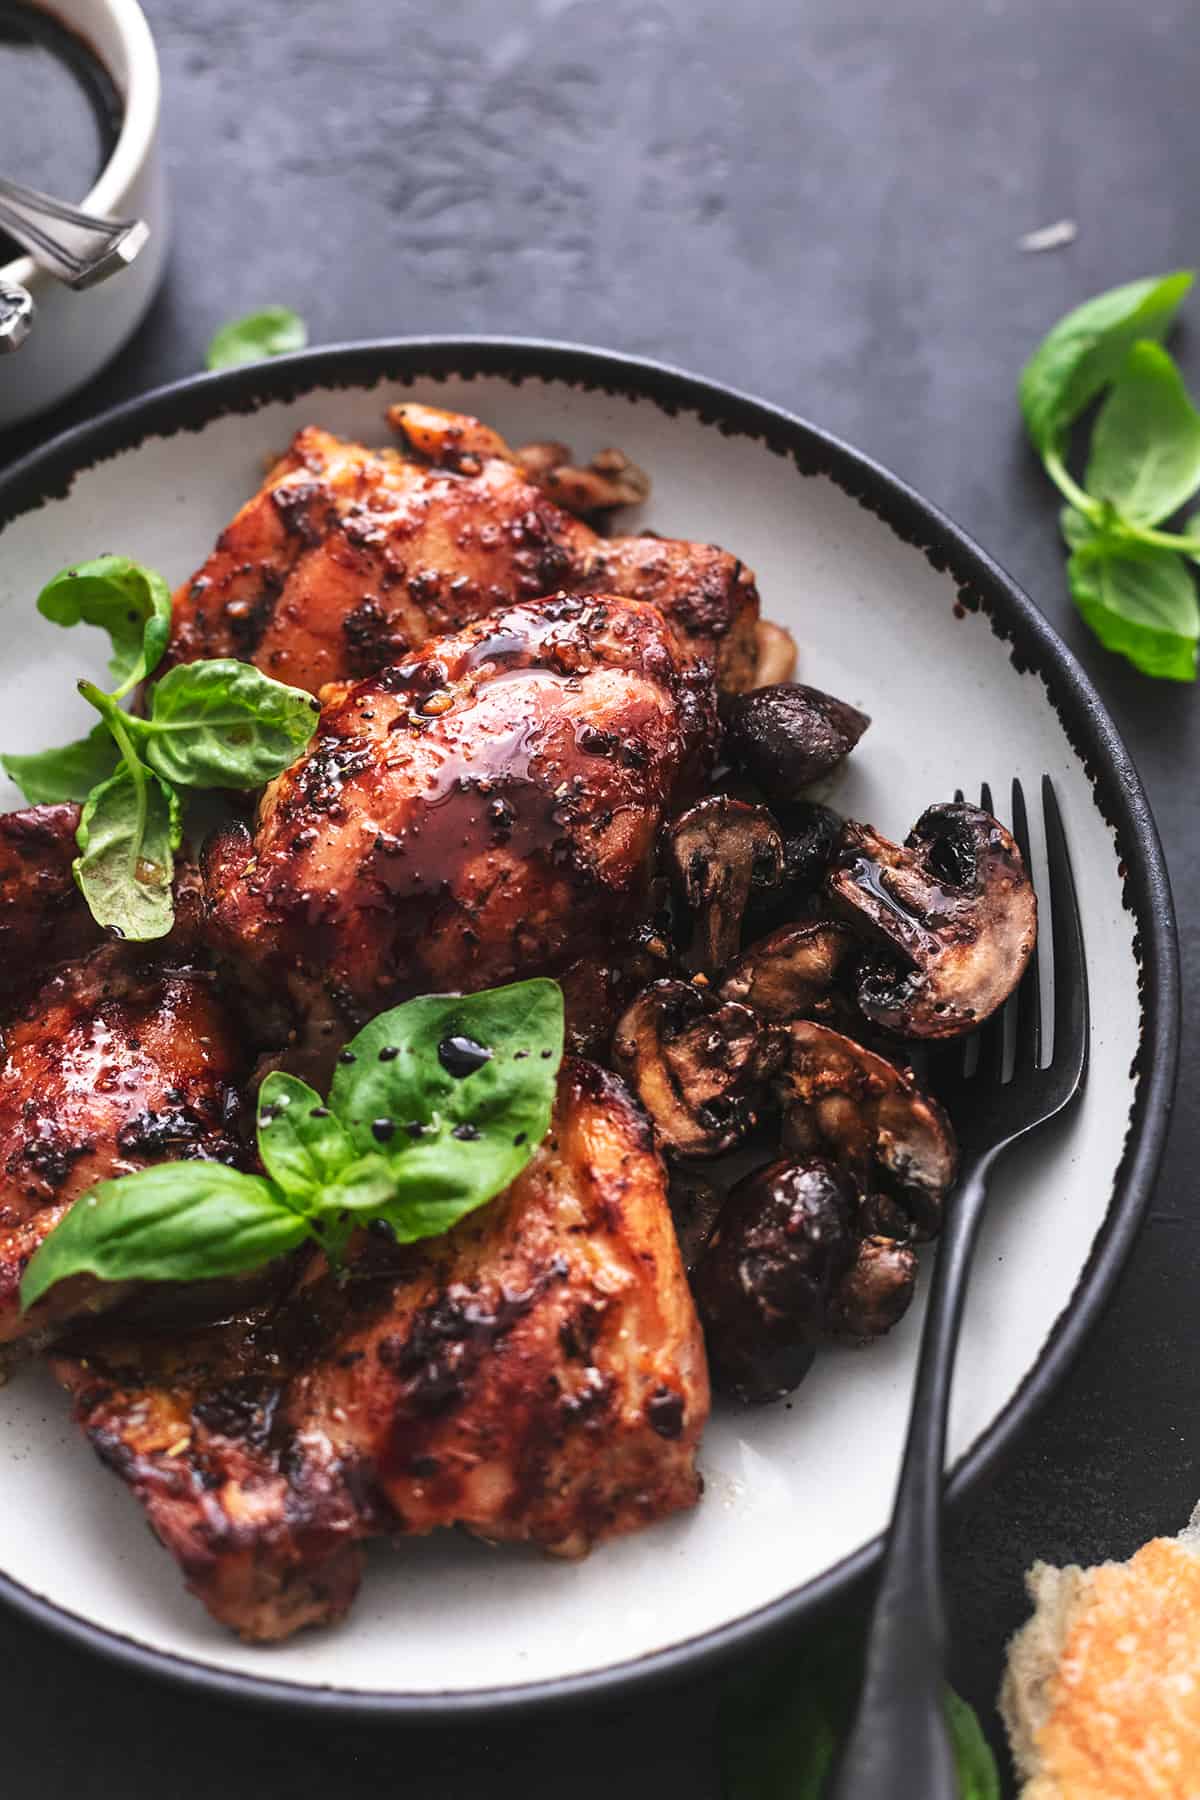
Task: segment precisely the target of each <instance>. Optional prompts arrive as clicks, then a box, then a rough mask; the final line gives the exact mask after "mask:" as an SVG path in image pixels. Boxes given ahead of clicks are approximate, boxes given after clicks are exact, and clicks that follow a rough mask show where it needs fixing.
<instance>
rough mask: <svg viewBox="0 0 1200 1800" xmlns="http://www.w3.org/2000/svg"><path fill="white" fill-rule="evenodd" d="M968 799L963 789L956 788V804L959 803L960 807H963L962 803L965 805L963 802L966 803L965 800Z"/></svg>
mask: <svg viewBox="0 0 1200 1800" xmlns="http://www.w3.org/2000/svg"><path fill="white" fill-rule="evenodd" d="M966 797H967V796H966V795H965V794H964V793H963V791H962V789H961V788H955V790H954V798H955V800H956V802H957V803H958V805H959V806H961V805H962V803H963V801H964V800H965V799H966Z"/></svg>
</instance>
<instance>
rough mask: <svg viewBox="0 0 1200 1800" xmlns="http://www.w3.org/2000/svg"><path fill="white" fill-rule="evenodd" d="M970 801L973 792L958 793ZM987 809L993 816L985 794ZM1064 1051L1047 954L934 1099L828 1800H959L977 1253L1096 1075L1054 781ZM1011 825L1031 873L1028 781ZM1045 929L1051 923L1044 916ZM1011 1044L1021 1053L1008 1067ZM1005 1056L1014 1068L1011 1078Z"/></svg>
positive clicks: (1048, 822) (1047, 797)
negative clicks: (936, 1172) (1011, 1166)
mask: <svg viewBox="0 0 1200 1800" xmlns="http://www.w3.org/2000/svg"><path fill="white" fill-rule="evenodd" d="M958 798H959V799H961V798H962V796H961V794H960V795H959V796H958ZM980 804H981V805H982V807H983V808H984V810H985V811H986V812H992V811H993V807H992V795H991V790H990V789H989V788H988V787H987V786H986V785H985V786H984V788H983V790H982V793H981V795H980ZM1042 809H1043V813H1044V816H1045V827H1046V863H1047V882H1046V885H1045V887H1044V889H1043V893H1044V894H1048V896H1049V901H1050V942H1051V947H1052V967H1053V983H1054V1001H1053V1032H1054V1036H1053V1042H1052V1046H1051V1051H1050V1056H1049V1059H1048V1061H1047V1062H1046V1063H1045V1066H1043V1063H1042V1007H1041V988H1040V984H1039V978H1038V959H1037V957H1036V956H1035V957H1034V958H1033V959H1032V961H1031V963H1030V966H1029V969H1028V970H1027V972H1026V974H1025V978H1024V980H1023V981H1022V982H1021V984H1020V987H1019V988H1018V989H1017V992H1016V993H1015V994H1014V995H1013V996H1012V997H1011V999H1010V1000H1009V1001H1008V1003H1007V1005H1006V1006H1005V1007H1003V1008H1002V1009H1001V1011H1000V1012H999V1013H997V1014H996V1015H995V1017H994V1018H992V1019H991V1020H990V1021H989V1022H988V1023H987V1024H986V1025H985V1026H984V1027H983V1028H982V1030H981V1031H979V1032H978V1033H977V1034H976V1037H975V1039H974V1040H973V1043H974V1045H976V1046H977V1048H978V1060H977V1062H976V1063H975V1065H974V1068H973V1070H972V1069H971V1065H970V1063H969V1062H968V1060H967V1058H968V1056H969V1055H970V1052H969V1051H964V1048H963V1047H962V1046H955V1048H954V1052H953V1055H952V1056H951V1055H950V1054H949V1053H946V1055H945V1060H939V1066H938V1080H937V1082H936V1090H937V1093H938V1096H939V1098H941V1099H942V1100H944V1101H945V1102H946V1105H947V1109H948V1111H949V1113H950V1117H951V1119H952V1120H953V1122H954V1126H955V1129H956V1131H957V1133H958V1137H959V1143H960V1146H961V1151H962V1166H961V1174H960V1180H959V1186H958V1190H957V1192H956V1193H955V1194H954V1196H953V1198H952V1200H951V1202H950V1205H949V1208H948V1213H947V1218H946V1224H945V1229H944V1231H943V1233H942V1238H941V1244H940V1246H939V1250H938V1257H937V1264H936V1267H935V1269H934V1272H933V1281H932V1283H931V1286H930V1293H929V1309H928V1312H927V1313H926V1317H925V1328H924V1332H923V1334H922V1338H921V1355H920V1360H919V1362H918V1365H917V1377H916V1383H915V1386H914V1390H913V1401H912V1412H911V1415H910V1417H909V1423H908V1440H907V1443H906V1445H905V1450H904V1461H903V1464H902V1466H901V1470H900V1480H899V1483H898V1485H897V1488H896V1504H895V1508H894V1510H893V1513H892V1523H891V1529H890V1531H889V1533H888V1542H887V1549H886V1552H885V1555H884V1562H883V1571H882V1574H881V1576H880V1582H879V1591H878V1595H877V1597H876V1602H875V1612H874V1617H873V1619H872V1621H871V1629H870V1632H869V1635H868V1638H867V1648H866V1662H865V1669H864V1674H863V1685H862V1692H861V1694H860V1695H859V1702H858V1711H857V1714H856V1716H855V1720H854V1725H853V1727H852V1729H851V1732H850V1736H849V1738H848V1739H847V1742H846V1744H845V1747H844V1749H843V1751H842V1754H841V1757H840V1758H839V1761H838V1764H837V1767H836V1769H835V1771H834V1774H833V1776H832V1778H831V1781H830V1785H829V1787H828V1788H827V1790H826V1793H827V1797H828V1800H957V1796H958V1792H959V1788H958V1778H957V1776H956V1774H955V1769H954V1758H953V1755H952V1752H951V1748H950V1739H949V1736H948V1733H947V1730H946V1716H945V1710H944V1694H945V1675H944V1664H945V1650H946V1617H945V1606H944V1603H943V1597H942V1581H941V1568H940V1562H941V1509H942V1478H943V1463H944V1460H945V1452H946V1414H947V1409H948V1406H949V1401H950V1381H951V1374H952V1371H953V1365H954V1352H955V1348H956V1346H957V1343H958V1332H959V1326H960V1324H961V1322H962V1312H963V1300H964V1298H965V1296H966V1290H967V1276H968V1274H969V1272H970V1265H971V1253H972V1251H973V1250H974V1247H975V1240H976V1238H977V1237H978V1235H979V1225H980V1221H981V1219H982V1218H983V1209H984V1204H985V1201H986V1199H987V1185H988V1180H989V1178H990V1176H991V1172H992V1168H993V1166H994V1164H995V1163H996V1161H997V1159H998V1158H999V1157H1000V1156H1001V1155H1002V1154H1003V1153H1004V1151H1005V1150H1007V1148H1008V1147H1009V1145H1010V1144H1015V1143H1016V1141H1017V1139H1018V1138H1022V1137H1024V1136H1025V1134H1026V1133H1027V1132H1030V1131H1035V1130H1036V1129H1037V1127H1038V1126H1039V1125H1044V1124H1045V1123H1046V1121H1047V1120H1048V1119H1052V1118H1054V1117H1055V1115H1056V1114H1057V1113H1060V1112H1062V1110H1063V1108H1064V1107H1066V1106H1069V1105H1070V1103H1071V1101H1072V1100H1074V1099H1075V1097H1076V1095H1077V1094H1078V1093H1079V1091H1080V1089H1081V1088H1082V1086H1083V1082H1084V1078H1085V1076H1086V1073H1087V1055H1088V990H1087V969H1086V966H1085V963H1084V956H1083V935H1082V932H1081V930H1080V924H1079V907H1078V904H1077V901H1076V898H1075V883H1074V880H1073V878H1072V875H1071V860H1070V857H1069V855H1068V853H1067V841H1066V837H1065V835H1064V833H1063V827H1062V819H1061V817H1060V815H1059V810H1058V802H1057V800H1056V799H1055V795H1054V789H1053V787H1052V786H1051V783H1050V778H1049V776H1048V775H1044V776H1043V777H1042ZM1012 819H1013V824H1012V829H1013V836H1014V837H1015V838H1016V840H1017V843H1018V844H1019V846H1020V849H1021V854H1022V855H1023V856H1024V858H1025V862H1026V865H1027V867H1028V868H1029V872H1030V875H1031V876H1032V874H1033V866H1032V863H1031V862H1030V853H1029V825H1028V819H1027V817H1026V812H1025V797H1024V795H1023V794H1022V792H1021V786H1020V783H1019V782H1016V781H1014V782H1013V785H1012ZM1042 925H1043V932H1044V926H1045V920H1044V918H1043V921H1042ZM1006 1040H1007V1041H1008V1042H1009V1043H1010V1044H1011V1046H1012V1048H1011V1050H1010V1052H1009V1055H1008V1057H1007V1058H1006V1053H1005V1044H1006ZM1006 1061H1008V1062H1011V1067H1012V1072H1011V1075H1008V1077H1007V1079H1006Z"/></svg>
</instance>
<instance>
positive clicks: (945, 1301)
mask: <svg viewBox="0 0 1200 1800" xmlns="http://www.w3.org/2000/svg"><path fill="white" fill-rule="evenodd" d="M994 1160H995V1155H994V1153H993V1152H991V1151H988V1152H985V1153H984V1155H983V1156H982V1157H981V1158H980V1160H979V1161H978V1162H977V1163H976V1164H975V1167H974V1168H973V1169H971V1170H970V1172H969V1173H968V1175H967V1178H966V1180H965V1181H964V1183H963V1185H962V1187H961V1188H960V1189H959V1191H958V1193H957V1194H956V1195H955V1198H954V1202H953V1205H952V1206H951V1207H950V1208H949V1209H948V1217H947V1220H946V1225H945V1228H944V1230H943V1233H942V1240H941V1244H940V1246H939V1249H938V1259H937V1263H936V1265H935V1268H934V1271H933V1281H932V1283H931V1285H930V1293H929V1309H928V1311H927V1312H926V1315H925V1328H924V1331H923V1332H922V1334H921V1356H920V1362H919V1364H918V1367H917V1380H916V1385H915V1387H914V1389H913V1402H912V1412H911V1414H910V1416H909V1422H908V1440H907V1444H906V1447H905V1452H904V1463H903V1466H902V1468H901V1470H900V1480H899V1483H898V1486H897V1489H896V1510H895V1514H894V1516H893V1525H892V1534H891V1538H890V1539H889V1543H888V1550H887V1555H886V1557H885V1560H884V1565H883V1573H882V1575H881V1577H880V1582H879V1593H878V1596H877V1598H876V1602H875V1615H874V1620H873V1623H872V1628H871V1635H870V1638H869V1641H868V1646H867V1659H866V1670H865V1673H864V1675H863V1685H862V1693H861V1694H860V1696H859V1702H858V1711H857V1714H856V1716H855V1721H854V1726H853V1728H852V1730H851V1733H850V1736H849V1738H848V1739H847V1741H846V1745H845V1748H844V1750H843V1752H842V1755H841V1757H840V1759H839V1761H838V1764H837V1767H836V1770H835V1773H834V1775H833V1778H832V1781H831V1783H830V1786H829V1787H828V1788H827V1790H826V1793H827V1796H828V1800H914V1796H916V1795H918V1794H919V1795H920V1796H921V1800H958V1791H959V1789H958V1776H957V1774H956V1772H955V1765H954V1753H953V1751H952V1749H951V1745H950V1737H949V1733H948V1731H947V1728H946V1713H945V1675H944V1672H943V1671H944V1665H945V1648H946V1620H945V1608H944V1604H943V1600H942V1574H941V1487H942V1476H943V1468H944V1464H945V1456H946V1418H947V1414H948V1411H949V1405H950V1383H951V1379H952V1376H953V1371H954V1351H955V1346H956V1344H957V1342H958V1333H959V1327H960V1325H961V1324H962V1315H963V1302H964V1300H965V1298H966V1292H967V1278H968V1275H969V1274H970V1267H971V1255H972V1252H973V1251H974V1248H975V1240H976V1238H977V1237H978V1235H979V1224H980V1221H981V1219H982V1218H983V1210H984V1201H985V1198H986V1195H987V1182H988V1176H989V1174H990V1172H991V1167H992V1163H993V1162H994Z"/></svg>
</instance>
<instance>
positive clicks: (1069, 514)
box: [1058, 506, 1098, 550]
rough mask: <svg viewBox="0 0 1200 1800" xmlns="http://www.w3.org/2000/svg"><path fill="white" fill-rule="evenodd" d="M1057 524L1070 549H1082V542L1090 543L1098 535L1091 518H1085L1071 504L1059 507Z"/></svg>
mask: <svg viewBox="0 0 1200 1800" xmlns="http://www.w3.org/2000/svg"><path fill="white" fill-rule="evenodd" d="M1058 525H1059V530H1060V531H1061V532H1062V534H1063V538H1064V540H1065V541H1066V544H1067V546H1068V548H1069V549H1071V550H1079V549H1082V547H1083V545H1084V544H1087V543H1090V542H1091V540H1092V539H1093V538H1094V537H1096V536H1097V535H1098V533H1097V528H1096V526H1095V525H1093V524H1092V522H1091V520H1090V519H1085V518H1084V516H1083V514H1082V513H1081V512H1079V511H1077V510H1076V508H1075V507H1073V506H1064V507H1062V508H1060V510H1059V515H1058Z"/></svg>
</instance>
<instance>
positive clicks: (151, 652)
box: [0, 556, 320, 943]
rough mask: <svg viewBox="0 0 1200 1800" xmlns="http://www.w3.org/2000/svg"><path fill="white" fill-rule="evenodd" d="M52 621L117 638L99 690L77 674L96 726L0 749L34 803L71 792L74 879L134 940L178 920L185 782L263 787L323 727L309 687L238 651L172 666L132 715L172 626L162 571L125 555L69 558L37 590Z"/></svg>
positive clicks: (97, 914) (99, 917)
mask: <svg viewBox="0 0 1200 1800" xmlns="http://www.w3.org/2000/svg"><path fill="white" fill-rule="evenodd" d="M38 611H39V612H40V613H42V615H43V616H44V617H45V618H47V619H52V620H53V621H54V623H55V624H56V625H66V626H70V625H80V624H85V625H98V626H100V627H101V628H102V629H103V630H105V631H107V633H108V635H109V638H110V640H111V643H112V656H111V657H110V659H109V665H108V666H109V670H110V672H111V673H112V676H113V679H114V680H115V681H116V683H117V685H116V687H115V688H114V689H113V691H112V692H111V693H105V692H104V691H103V690H102V689H101V688H98V687H97V686H96V684H95V683H94V682H91V681H81V682H80V683H79V692H80V693H81V694H82V695H83V697H84V699H85V700H86V701H87V702H88V704H89V705H90V706H94V707H95V708H96V710H97V712H98V713H99V714H100V718H101V723H100V724H99V725H97V726H95V727H93V729H92V731H91V732H89V734H88V736H87V737H85V738H81V739H79V740H78V741H77V742H76V743H73V744H66V745H64V746H63V747H62V748H61V749H57V750H41V751H38V752H36V753H35V754H34V755H31V756H3V757H0V763H2V764H3V766H4V769H5V771H6V773H7V774H8V775H9V776H10V778H11V779H12V780H13V781H15V782H16V784H17V786H18V787H19V788H20V789H21V792H22V793H23V794H24V796H25V798H26V799H27V800H28V801H29V802H30V803H31V805H35V806H36V805H42V804H45V803H55V802H60V801H67V800H75V801H79V802H81V803H82V805H83V814H82V816H81V818H80V821H79V828H78V831H77V832H76V842H77V843H78V845H79V852H80V853H79V856H78V857H77V859H76V861H75V863H74V865H73V866H74V872H75V879H76V881H77V883H78V884H79V888H80V890H81V892H82V894H83V897H84V899H85V900H86V901H87V903H88V906H89V907H90V909H91V912H92V915H93V917H94V918H95V919H96V921H97V923H98V924H100V925H103V926H105V927H106V928H107V929H108V930H110V931H113V932H115V933H116V934H117V935H118V936H120V937H125V938H129V939H131V940H133V941H135V942H143V943H144V942H146V941H147V940H149V939H151V938H160V937H165V936H166V934H167V933H168V932H169V931H170V929H171V927H172V925H173V924H174V922H175V903H174V897H173V892H172V882H173V880H174V875H175V851H176V850H177V849H178V848H179V844H180V841H181V837H182V806H181V802H180V798H179V794H178V791H177V790H178V789H180V788H256V787H261V786H262V785H263V783H264V782H267V781H270V780H271V779H272V778H273V777H274V776H276V775H278V774H280V773H281V772H282V770H284V769H286V768H287V767H288V765H289V764H290V763H292V762H294V761H295V759H296V757H297V756H298V755H299V753H300V751H301V750H302V749H303V748H304V746H305V744H306V743H307V742H308V740H309V738H310V737H311V736H312V734H313V731H314V730H315V728H316V722H317V714H318V712H319V710H320V708H319V706H318V703H317V701H316V700H315V699H314V698H313V696H312V695H311V694H307V693H304V692H303V691H302V690H301V689H299V688H292V687H285V686H284V684H283V683H282V682H280V681H272V680H271V678H270V676H268V675H264V674H262V673H261V671H260V670H258V669H256V668H254V667H253V666H252V665H251V664H249V663H243V662H238V661H236V660H235V659H234V658H232V657H218V658H214V659H212V660H210V661H205V662H194V663H184V664H181V665H180V666H179V667H177V668H174V669H170V670H168V672H167V674H166V675H164V676H163V678H162V680H161V681H159V682H156V683H155V685H154V686H153V688H151V690H150V694H149V702H150V706H149V713H148V715H147V716H146V717H145V718H140V717H135V716H134V715H133V714H131V713H127V712H125V711H124V710H123V708H122V706H121V704H120V702H121V701H122V700H123V699H124V698H125V697H126V696H127V695H128V694H129V693H131V692H132V690H133V689H134V688H135V687H136V686H137V685H138V684H139V683H140V682H143V681H145V680H146V679H147V678H148V677H149V676H150V675H152V674H153V672H154V670H155V669H156V668H157V666H158V664H159V662H160V661H161V660H162V656H163V652H164V651H165V649H166V647H167V639H168V637H169V635H170V629H171V595H170V590H169V589H168V587H167V584H166V582H165V581H164V580H163V578H162V576H161V575H159V574H157V573H156V572H155V570H153V569H146V568H143V567H142V565H141V564H140V563H135V562H131V561H130V559H129V558H128V557H127V556H101V557H97V558H96V560H95V561H94V562H90V563H78V564H76V565H75V566H74V567H73V568H70V569H63V570H62V571H61V572H60V573H59V574H57V575H56V576H55V577H54V579H53V580H52V581H50V582H48V583H47V585H46V586H45V587H44V588H43V589H42V591H41V593H40V594H39V595H38Z"/></svg>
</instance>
